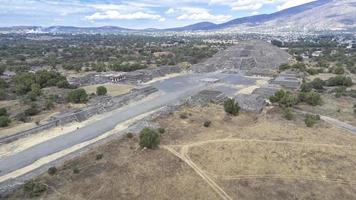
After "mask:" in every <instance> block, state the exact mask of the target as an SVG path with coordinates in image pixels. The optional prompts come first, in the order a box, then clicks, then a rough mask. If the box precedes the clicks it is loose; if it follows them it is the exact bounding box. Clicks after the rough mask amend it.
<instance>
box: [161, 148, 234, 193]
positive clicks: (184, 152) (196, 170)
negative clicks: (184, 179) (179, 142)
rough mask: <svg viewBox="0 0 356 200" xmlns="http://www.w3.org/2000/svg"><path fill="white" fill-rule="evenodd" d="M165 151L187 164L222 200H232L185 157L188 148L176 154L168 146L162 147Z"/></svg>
mask: <svg viewBox="0 0 356 200" xmlns="http://www.w3.org/2000/svg"><path fill="white" fill-rule="evenodd" d="M163 148H165V149H166V150H168V151H169V152H171V153H172V154H173V155H175V156H177V157H178V158H180V159H181V160H183V161H184V162H185V163H187V164H188V165H189V166H190V167H191V168H192V169H193V170H194V171H195V172H196V173H197V174H198V175H199V176H200V177H201V178H202V179H203V180H204V181H205V182H206V183H207V184H208V185H209V186H210V187H211V188H212V189H213V190H214V191H215V192H216V193H217V194H218V195H219V196H220V197H221V198H222V199H224V200H232V198H231V197H230V196H229V195H228V194H227V193H226V192H225V191H224V190H223V189H222V188H221V187H220V186H219V185H218V184H216V183H215V181H213V180H212V179H211V178H210V177H209V176H208V175H207V174H206V173H204V171H203V170H202V169H200V168H199V167H198V166H197V165H196V164H195V163H194V162H193V161H192V160H191V159H190V158H189V156H188V155H187V153H188V147H187V146H184V147H182V148H181V152H180V153H178V152H177V151H176V150H174V149H173V148H171V147H169V146H164V147H163Z"/></svg>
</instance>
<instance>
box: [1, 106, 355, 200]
mask: <svg viewBox="0 0 356 200" xmlns="http://www.w3.org/2000/svg"><path fill="white" fill-rule="evenodd" d="M181 113H185V114H186V115H187V116H188V117H187V118H185V119H182V118H181ZM206 120H210V121H211V122H212V123H211V126H210V127H204V126H203V123H204V121H206ZM157 122H158V123H160V124H161V126H162V127H164V128H165V130H166V132H165V133H164V134H162V137H161V145H160V147H159V149H156V150H141V149H139V146H138V138H137V137H134V138H131V139H129V138H124V139H122V140H115V141H112V142H110V143H109V144H105V145H102V146H100V147H99V148H97V149H95V150H93V151H91V152H88V153H85V154H83V155H82V156H80V157H79V158H76V159H74V160H71V161H68V162H67V163H66V164H65V165H64V166H60V167H58V172H57V173H56V174H55V175H52V176H51V175H49V174H44V175H42V176H40V177H39V178H37V179H36V181H39V182H41V183H43V184H45V185H47V186H48V188H49V189H48V190H47V191H46V192H44V193H43V194H42V195H41V196H40V197H37V198H38V199H49V200H59V199H61V200H62V199H63V200H65V199H78V200H79V199H95V200H99V199H103V200H110V199H246V200H254V199H281V200H286V199H330V200H333V199H340V200H341V199H345V200H346V199H347V200H349V199H356V195H355V194H356V182H355V178H356V136H354V135H351V134H349V133H347V132H344V131H342V130H339V129H336V128H333V127H331V126H329V125H327V124H324V123H319V124H318V125H317V126H315V127H314V128H307V127H305V125H304V122H303V121H302V117H301V116H297V118H296V119H295V120H294V121H286V120H284V119H283V118H282V117H281V116H280V113H279V112H278V111H276V110H275V109H270V110H268V111H266V112H264V113H262V114H261V115H254V114H245V113H243V114H240V115H239V116H237V117H233V118H231V117H228V116H226V115H225V113H224V111H223V108H222V107H221V106H216V105H210V106H209V107H205V108H185V109H183V110H182V111H179V112H176V113H173V114H172V115H170V116H169V117H165V118H161V119H157ZM98 154H102V155H103V158H102V159H99V160H98V159H96V157H97V155H98ZM26 198H27V196H26V193H25V192H23V190H22V189H19V190H18V191H16V192H15V193H14V194H12V195H10V196H9V197H8V199H26ZM34 199H36V198H34Z"/></svg>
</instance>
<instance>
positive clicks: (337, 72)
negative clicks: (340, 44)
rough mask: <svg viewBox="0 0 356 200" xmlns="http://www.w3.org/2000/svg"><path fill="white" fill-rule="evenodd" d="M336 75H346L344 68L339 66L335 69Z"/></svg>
mask: <svg viewBox="0 0 356 200" xmlns="http://www.w3.org/2000/svg"><path fill="white" fill-rule="evenodd" d="M334 73H335V74H343V73H345V70H344V68H343V67H341V66H339V67H336V68H335V70H334Z"/></svg>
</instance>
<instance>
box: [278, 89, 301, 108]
mask: <svg viewBox="0 0 356 200" xmlns="http://www.w3.org/2000/svg"><path fill="white" fill-rule="evenodd" d="M297 103H298V99H297V97H296V96H295V95H293V94H292V93H290V92H286V93H285V95H284V97H283V98H282V99H280V100H279V106H280V107H292V106H294V105H296V104H297Z"/></svg>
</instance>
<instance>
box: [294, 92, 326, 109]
mask: <svg viewBox="0 0 356 200" xmlns="http://www.w3.org/2000/svg"><path fill="white" fill-rule="evenodd" d="M299 100H300V101H302V102H305V103H307V104H309V105H312V106H317V105H321V103H322V100H321V96H320V94H319V93H317V92H314V91H310V92H301V93H299Z"/></svg>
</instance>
